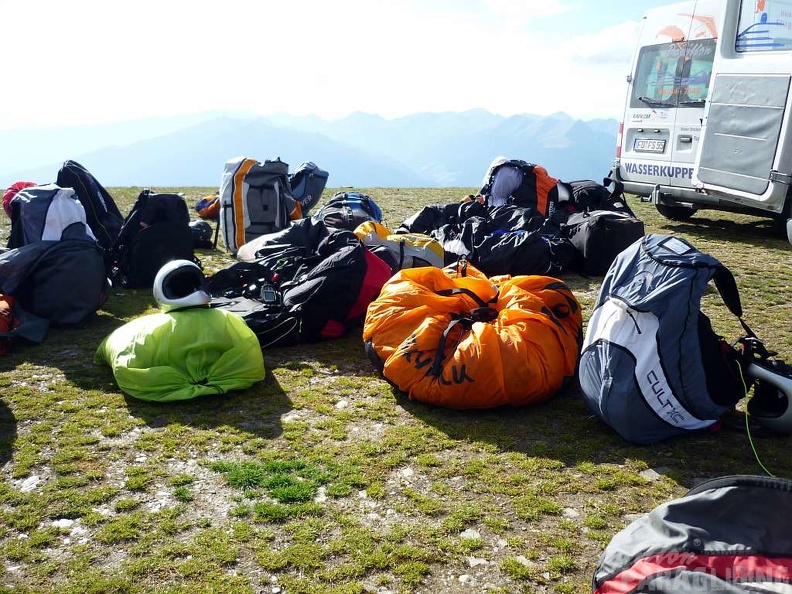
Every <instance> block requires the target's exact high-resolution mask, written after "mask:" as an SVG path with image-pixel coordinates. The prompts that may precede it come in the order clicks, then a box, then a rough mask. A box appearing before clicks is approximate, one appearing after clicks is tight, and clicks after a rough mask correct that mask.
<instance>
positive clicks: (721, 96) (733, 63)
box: [612, 0, 792, 242]
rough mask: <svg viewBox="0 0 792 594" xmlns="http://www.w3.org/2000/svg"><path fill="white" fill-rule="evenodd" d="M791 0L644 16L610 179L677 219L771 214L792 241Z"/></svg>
mask: <svg viewBox="0 0 792 594" xmlns="http://www.w3.org/2000/svg"><path fill="white" fill-rule="evenodd" d="M791 75H792V0H698V1H694V2H687V3H682V4H673V5H669V6H667V7H664V8H659V9H656V10H651V11H647V13H646V16H645V18H644V23H643V27H642V30H641V35H640V38H639V42H638V47H637V49H636V52H635V56H634V59H633V66H632V71H631V74H630V75H629V77H628V82H629V89H628V93H627V101H626V106H625V111H624V120H623V123H622V125H621V130H620V139H619V143H618V145H617V149H616V161H615V163H614V171H613V172H612V175H613V176H614V177H615V178H616V179H618V180H620V181H622V182H623V183H624V185H625V190H626V191H628V192H630V193H634V194H638V195H639V196H642V197H646V199H647V200H649V201H651V202H652V203H654V204H655V205H656V207H657V210H658V212H660V214H662V215H663V216H666V217H668V218H671V219H678V220H679V219H687V218H690V217H691V216H693V214H695V212H696V211H697V210H699V209H705V208H709V209H717V210H726V211H733V212H742V213H747V214H752V215H756V216H763V217H771V218H773V219H774V220H775V221H776V223H777V225H776V226H777V227H778V229H779V231H783V232H786V234H787V237H788V238H789V240H790V242H792V199H789V198H788V194H789V192H788V190H789V186H790V184H792V128H791V127H790V122H789V117H790V112H791V111H792V109H790V76H791Z"/></svg>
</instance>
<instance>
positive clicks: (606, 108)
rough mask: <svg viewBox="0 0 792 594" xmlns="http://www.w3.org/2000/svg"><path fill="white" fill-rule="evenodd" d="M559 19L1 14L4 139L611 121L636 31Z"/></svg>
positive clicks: (217, 7) (89, 8)
mask: <svg viewBox="0 0 792 594" xmlns="http://www.w3.org/2000/svg"><path fill="white" fill-rule="evenodd" d="M568 11H569V5H568V3H564V2H561V1H560V0H545V1H539V0H521V1H517V0H435V1H434V2H432V3H427V2H423V1H420V0H391V1H389V2H385V1H383V2H371V1H369V0H336V2H332V3H330V2H326V1H323V0H290V1H289V2H260V1H258V0H235V1H234V2H233V3H230V4H228V3H226V4H220V3H217V2H211V1H209V0H192V1H190V0H136V2H135V3H129V4H121V3H115V2H106V1H102V0H74V1H73V2H69V3H67V2H61V1H58V0H27V1H26V2H19V1H16V0H13V1H12V0H0V19H2V21H3V22H6V23H8V22H12V23H32V22H35V26H31V27H21V26H19V27H6V28H5V29H4V34H3V37H4V39H3V43H4V46H5V47H6V48H15V51H14V52H13V53H11V52H5V55H4V59H3V61H2V65H1V66H0V67H1V68H2V76H3V80H5V81H13V84H12V85H10V86H9V85H8V84H4V85H3V86H4V87H5V88H6V89H7V90H6V91H4V95H5V97H4V101H3V107H2V110H1V111H0V126H2V127H9V126H14V125H16V126H20V127H21V126H28V125H31V124H41V125H53V124H56V123H69V124H72V123H77V124H79V123H89V122H94V121H117V120H121V119H134V118H138V117H145V116H152V115H173V114H178V113H192V112H200V111H205V110H210V109H246V110H251V111H254V112H257V113H272V112H276V111H283V112H289V113H295V114H305V113H316V114H319V115H322V116H324V117H329V118H334V117H341V116H343V115H346V114H348V113H351V112H353V111H366V112H372V113H380V114H382V115H384V116H386V117H394V116H400V115H406V114H410V113H415V112H418V111H459V110H465V109H472V108H476V107H484V108H485V109H489V110H490V111H493V112H496V113H501V114H505V115H508V114H513V113H526V112H527V113H538V114H546V113H552V112H555V111H566V112H567V113H570V114H571V115H573V116H576V117H589V116H595V115H603V116H608V117H618V112H619V111H620V109H621V102H622V99H623V98H622V94H623V91H624V83H623V81H624V75H625V74H626V68H627V66H628V65H629V55H630V54H631V52H632V44H633V39H632V38H633V37H634V35H633V34H632V32H631V31H632V30H631V27H632V26H633V24H631V23H630V24H625V25H622V26H619V27H614V28H612V29H609V30H607V31H602V32H600V33H596V34H589V35H585V36H581V37H577V38H568V37H567V36H566V34H565V33H563V31H558V30H553V29H551V28H550V25H552V24H553V23H555V22H556V21H557V20H560V19H553V18H549V19H548V18H546V17H548V16H553V15H561V14H569V12H568ZM540 18H541V19H542V20H541V21H537V19H540ZM22 48H24V49H22ZM622 60H623V61H624V62H623V66H621V67H620V66H619V63H620V61H622ZM616 81H618V82H616ZM9 87H11V88H10V90H8V89H9ZM616 87H618V88H616Z"/></svg>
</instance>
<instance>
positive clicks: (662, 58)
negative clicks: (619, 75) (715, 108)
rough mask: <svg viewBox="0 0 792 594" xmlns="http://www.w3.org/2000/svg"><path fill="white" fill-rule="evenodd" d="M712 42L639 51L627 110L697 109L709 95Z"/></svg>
mask: <svg viewBox="0 0 792 594" xmlns="http://www.w3.org/2000/svg"><path fill="white" fill-rule="evenodd" d="M714 57H715V40H714V39H697V40H694V41H688V42H678V43H661V44H658V45H650V46H646V47H644V48H643V49H641V52H640V54H639V55H638V64H637V66H636V69H635V75H634V77H633V87H632V88H633V91H632V95H631V97H630V107H633V108H638V107H701V106H702V105H703V104H704V100H705V99H706V98H707V94H708V93H709V83H710V78H711V76H712V61H713V58H714Z"/></svg>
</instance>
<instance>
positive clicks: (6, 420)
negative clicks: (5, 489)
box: [0, 400, 17, 467]
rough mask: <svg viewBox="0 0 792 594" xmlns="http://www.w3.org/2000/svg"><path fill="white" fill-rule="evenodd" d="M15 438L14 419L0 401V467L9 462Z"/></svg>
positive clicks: (15, 424) (5, 405) (4, 404)
mask: <svg viewBox="0 0 792 594" xmlns="http://www.w3.org/2000/svg"><path fill="white" fill-rule="evenodd" d="M16 438H17V422H16V417H15V416H14V413H13V412H12V411H11V409H10V408H9V407H8V405H7V404H6V403H5V402H3V401H2V400H0V467H2V466H3V465H5V463H6V462H8V461H9V460H11V455H12V453H13V451H14V442H15V441H16Z"/></svg>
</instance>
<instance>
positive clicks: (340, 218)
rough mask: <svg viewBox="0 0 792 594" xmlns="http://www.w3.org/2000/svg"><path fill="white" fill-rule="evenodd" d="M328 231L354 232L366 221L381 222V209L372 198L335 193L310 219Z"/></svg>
mask: <svg viewBox="0 0 792 594" xmlns="http://www.w3.org/2000/svg"><path fill="white" fill-rule="evenodd" d="M312 218H313V219H314V220H316V221H322V222H323V223H324V224H325V225H326V226H327V227H328V228H330V229H347V230H348V231H354V230H355V229H356V228H357V226H358V225H360V224H361V223H365V222H366V221H376V222H377V223H381V222H382V209H381V208H380V207H379V205H378V204H377V203H376V202H375V201H374V199H373V198H371V197H370V196H368V195H366V194H362V193H360V192H337V193H336V194H334V195H333V197H332V198H330V200H328V201H327V202H326V203H325V204H323V205H322V207H321V208H320V209H319V210H318V211H317V212H316V214H314V215H313V217H312Z"/></svg>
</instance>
